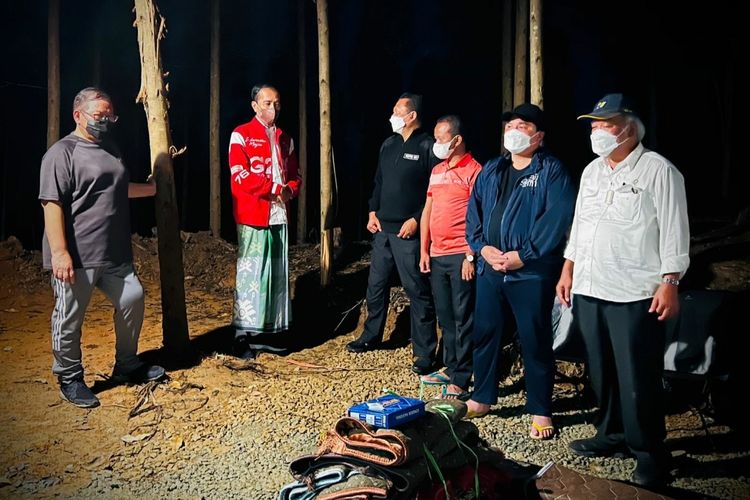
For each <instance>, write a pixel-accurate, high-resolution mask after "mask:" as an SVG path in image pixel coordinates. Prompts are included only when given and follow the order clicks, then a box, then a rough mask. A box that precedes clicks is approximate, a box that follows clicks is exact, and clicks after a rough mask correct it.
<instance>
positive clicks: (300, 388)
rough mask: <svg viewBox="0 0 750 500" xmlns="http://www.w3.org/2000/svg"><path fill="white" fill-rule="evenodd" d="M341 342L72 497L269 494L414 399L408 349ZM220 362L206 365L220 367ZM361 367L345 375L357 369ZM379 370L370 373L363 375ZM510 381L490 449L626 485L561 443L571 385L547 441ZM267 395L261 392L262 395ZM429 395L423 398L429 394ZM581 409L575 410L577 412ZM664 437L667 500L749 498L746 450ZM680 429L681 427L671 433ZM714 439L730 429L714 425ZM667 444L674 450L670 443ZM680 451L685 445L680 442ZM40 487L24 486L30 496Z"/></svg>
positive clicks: (675, 419) (488, 433)
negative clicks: (373, 411)
mask: <svg viewBox="0 0 750 500" xmlns="http://www.w3.org/2000/svg"><path fill="white" fill-rule="evenodd" d="M348 340H349V337H348V336H344V337H340V338H336V339H333V340H331V341H329V342H328V343H327V344H324V345H322V346H319V347H316V348H313V349H309V350H305V351H301V352H299V353H295V354H293V355H291V356H290V358H293V359H294V360H297V361H303V362H305V363H310V364H316V365H324V366H326V367H328V368H329V369H328V370H326V371H320V372H319V371H317V370H314V372H313V371H312V370H310V369H306V368H304V367H298V366H296V365H294V364H290V363H288V362H286V361H285V359H284V358H278V357H274V356H270V355H263V356H261V358H260V360H259V362H260V363H261V364H262V365H263V366H265V367H267V368H268V370H269V372H271V373H274V374H275V375H274V376H272V377H269V378H265V379H264V378H259V376H258V375H257V374H255V373H252V372H237V374H236V375H237V376H236V377H235V378H236V385H243V386H244V387H243V388H242V389H243V390H242V391H241V392H239V393H237V394H236V395H234V396H233V397H232V398H231V399H229V400H227V402H226V403H227V404H226V406H225V407H223V408H220V409H217V412H219V413H220V415H216V417H217V418H216V420H218V421H225V422H226V419H225V418H223V417H224V416H225V415H227V414H229V415H234V419H231V420H230V421H229V422H228V423H225V424H224V425H222V426H213V425H212V424H211V421H209V420H207V419H206V417H207V416H208V415H204V417H203V418H204V421H203V424H204V425H203V426H202V428H201V429H202V430H201V431H199V432H198V433H197V434H195V435H194V436H197V437H196V438H195V439H196V440H195V441H194V442H192V443H190V444H186V445H185V446H184V447H183V448H181V449H179V450H176V451H175V450H172V451H173V452H172V453H165V451H169V450H165V449H164V444H165V443H166V445H167V446H168V443H169V442H170V438H169V437H168V436H164V438H163V439H162V440H161V443H162V445H159V443H158V442H156V440H154V441H155V442H154V443H153V444H152V443H149V444H147V445H146V446H144V447H143V449H142V450H141V451H140V452H139V453H138V454H137V455H134V456H133V457H121V459H120V461H119V462H117V463H115V464H114V467H113V470H104V471H99V472H97V473H95V474H92V478H91V483H90V484H89V485H88V486H87V487H86V488H84V489H83V490H81V491H79V492H78V494H76V496H77V497H107V498H134V497H146V498H253V499H266V498H267V499H271V498H276V497H277V492H278V490H279V488H280V487H281V486H282V485H283V484H285V483H287V482H290V481H291V479H292V478H291V476H290V475H289V472H288V463H289V462H290V461H291V460H292V459H294V458H296V457H297V456H300V455H303V454H307V453H311V452H314V450H315V447H316V445H317V443H318V440H319V439H320V435H321V433H322V432H324V431H325V430H326V429H328V428H330V427H331V425H332V424H333V422H334V421H335V420H336V419H337V418H338V417H339V416H341V415H343V414H344V412H345V409H346V408H347V407H348V406H349V405H350V404H351V403H353V402H357V401H360V400H363V399H367V398H370V397H373V396H376V395H378V394H379V393H380V392H381V391H382V390H383V389H391V390H395V391H397V392H399V393H400V394H403V395H408V396H417V395H418V385H417V379H416V377H415V376H413V375H412V374H411V373H410V372H409V371H408V370H407V369H406V368H405V367H407V366H409V361H410V352H409V348H400V349H396V350H389V351H380V352H375V353H367V354H363V355H358V356H355V355H352V354H348V353H346V352H344V350H343V347H344V344H345V343H346V341H348ZM220 361H221V360H220V359H218V358H217V359H214V360H212V361H211V362H208V363H207V364H209V365H212V366H211V369H215V370H225V369H226V368H225V367H224V366H223V365H222V364H221V363H220ZM357 367H360V368H359V369H360V370H361V371H353V370H358V368H357ZM372 367H377V369H371V368H372ZM514 382H517V380H514V379H512V378H509V379H508V380H506V381H505V384H504V386H503V389H502V392H501V399H500V401H499V404H498V405H497V407H496V408H495V409H494V410H493V412H492V413H491V414H490V415H489V416H487V417H485V418H483V419H479V420H477V421H476V423H477V426H478V427H479V429H480V431H481V435H482V437H484V438H485V439H486V440H487V441H488V442H489V443H490V444H491V445H493V446H495V447H497V448H499V449H501V450H503V451H504V452H505V453H506V456H507V457H508V458H510V459H513V460H517V461H520V462H523V463H532V464H536V465H543V464H545V463H547V462H549V461H555V462H558V463H561V464H563V465H566V466H568V467H571V468H574V469H576V470H579V471H581V472H586V473H589V474H593V475H596V476H602V477H608V478H612V479H618V480H627V479H628V477H629V476H630V473H631V471H632V469H633V467H634V466H635V464H634V461H633V460H618V459H585V458H580V457H575V456H573V455H572V454H571V453H569V452H568V449H567V443H569V442H570V441H571V440H573V439H578V438H583V437H589V436H591V435H592V434H593V426H592V425H591V424H590V423H589V422H590V420H591V419H592V417H593V410H592V409H590V408H588V405H586V404H585V400H584V399H583V396H581V395H580V394H578V393H577V392H576V391H575V389H574V387H573V386H572V385H570V384H559V385H557V386H556V392H555V402H554V417H555V422H556V423H557V425H558V426H559V427H560V433H559V435H558V436H557V438H556V439H554V440H551V441H534V440H531V439H529V438H528V434H527V433H528V426H529V423H530V421H529V417H528V416H527V415H525V414H524V412H523V404H524V394H523V391H522V390H521V389H520V388H519V384H518V383H514ZM261 390H263V391H265V393H266V394H270V395H273V397H270V396H264V395H263V394H262V393H260V391H261ZM435 391H436V390H435V389H434V388H431V389H429V390H428V391H427V392H428V393H426V394H425V397H430V396H434V395H436V393H435ZM582 407H583V408H584V409H581V408H582ZM669 422H670V431H671V432H670V437H674V439H675V440H677V441H678V442H679V441H680V439H682V440H683V441H681V444H683V445H687V446H689V447H693V448H695V450H690V448H687V450H688V451H686V452H685V451H683V452H682V454H681V456H680V457H679V459H678V460H677V461H676V463H678V464H682V465H681V467H682V469H684V470H681V471H678V473H677V478H676V479H675V481H674V482H673V484H672V487H673V489H672V494H673V496H675V498H750V480H749V479H748V477H747V476H744V475H741V474H739V473H738V471H739V470H741V469H742V467H743V466H746V465H747V463H748V460H749V459H750V457H749V455H750V453H748V451H733V452H727V453H707V452H705V450H702V447H704V446H705V444H704V443H703V441H706V440H707V438H706V437H705V436H704V435H702V431H701V430H700V427H699V421H698V419H697V417H695V416H694V415H693V414H691V413H689V412H688V413H685V414H680V415H673V416H670V419H669ZM678 428H679V430H678ZM711 432H712V433H713V434H714V435H715V436H717V437H720V436H722V435H724V434H726V433H729V430H728V429H726V428H723V427H720V426H713V427H712V429H711ZM685 439H687V440H686V441H685ZM673 447H674V446H673ZM683 448H686V446H683ZM34 490H36V491H38V490H37V489H36V488H31V489H30V490H29V493H31V492H32V491H34Z"/></svg>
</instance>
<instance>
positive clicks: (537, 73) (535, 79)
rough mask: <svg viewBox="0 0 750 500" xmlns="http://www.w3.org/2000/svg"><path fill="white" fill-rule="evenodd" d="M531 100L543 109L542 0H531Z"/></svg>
mask: <svg viewBox="0 0 750 500" xmlns="http://www.w3.org/2000/svg"><path fill="white" fill-rule="evenodd" d="M530 12H531V16H530V17H529V24H530V26H531V39H530V40H529V48H530V50H529V52H530V53H531V69H530V72H529V73H530V77H531V102H532V104H536V105H537V106H539V107H540V108H542V109H544V71H543V70H544V67H543V65H542V20H543V17H542V0H531V9H530Z"/></svg>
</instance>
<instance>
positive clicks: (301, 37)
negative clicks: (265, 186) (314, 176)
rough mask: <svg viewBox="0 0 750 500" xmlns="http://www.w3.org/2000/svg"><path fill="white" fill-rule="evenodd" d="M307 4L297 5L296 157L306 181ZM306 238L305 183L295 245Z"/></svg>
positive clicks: (304, 2) (299, 203) (302, 190)
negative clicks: (297, 101)
mask: <svg viewBox="0 0 750 500" xmlns="http://www.w3.org/2000/svg"><path fill="white" fill-rule="evenodd" d="M306 5H307V2H306V1H304V0H303V1H301V2H299V3H298V4H297V37H298V38H297V40H298V46H297V48H298V52H299V71H298V72H297V74H298V75H299V76H298V78H299V138H298V142H297V144H298V148H297V151H298V155H297V157H298V158H299V166H300V176H301V177H302V178H303V179H306V177H307V174H308V172H309V171H308V169H307V64H306V61H307V47H306V44H305V32H306V30H305V24H306V23H305V9H306V7H305V6H306ZM306 238H307V182H303V183H302V186H301V187H300V190H299V196H297V243H304V242H305V239H306Z"/></svg>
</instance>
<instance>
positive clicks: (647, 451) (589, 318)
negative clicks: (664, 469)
mask: <svg viewBox="0 0 750 500" xmlns="http://www.w3.org/2000/svg"><path fill="white" fill-rule="evenodd" d="M650 305H651V299H646V300H639V301H637V302H627V303H618V302H609V301H606V300H600V299H595V298H592V297H587V296H584V295H576V296H575V298H574V300H573V314H574V315H575V317H576V318H577V319H578V322H579V325H580V329H581V333H582V335H583V341H584V343H585V345H586V355H587V363H588V369H589V375H590V377H591V385H592V388H593V390H594V393H595V394H596V397H597V399H598V401H599V418H598V421H597V425H596V438H597V439H598V440H601V441H602V442H603V443H608V444H612V445H619V444H623V443H624V444H626V445H627V446H628V448H630V451H631V452H632V453H633V454H634V455H635V456H636V457H637V458H640V457H643V456H644V455H645V456H663V455H664V453H665V447H664V438H665V437H666V429H665V424H664V404H663V401H664V397H663V385H662V376H663V373H664V335H665V329H664V323H663V322H661V321H659V320H658V319H657V315H656V314H654V313H649V312H648V309H649V307H650Z"/></svg>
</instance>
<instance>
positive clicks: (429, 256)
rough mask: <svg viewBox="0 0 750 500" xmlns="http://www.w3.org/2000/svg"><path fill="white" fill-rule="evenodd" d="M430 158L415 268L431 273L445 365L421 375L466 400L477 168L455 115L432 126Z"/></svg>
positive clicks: (470, 330)
mask: <svg viewBox="0 0 750 500" xmlns="http://www.w3.org/2000/svg"><path fill="white" fill-rule="evenodd" d="M433 152H434V153H435V156H436V157H438V158H439V159H441V160H443V161H442V162H441V163H439V164H438V165H436V166H435V167H434V168H433V169H432V175H431V176H430V184H429V187H428V189H427V201H426V203H425V207H424V211H423V212H422V219H421V224H420V226H421V256H420V259H419V268H420V270H421V271H422V272H423V273H430V272H431V281H432V295H433V297H434V298H435V310H436V312H437V317H438V322H439V324H440V327H441V329H442V331H443V362H444V364H445V367H444V368H443V369H441V370H439V371H436V372H434V373H431V374H430V375H426V376H424V377H422V380H423V382H428V383H447V384H448V391H447V395H448V397H449V398H459V399H467V398H468V388H469V382H470V380H471V375H472V342H471V334H472V319H473V312H474V282H473V279H474V253H473V252H472V251H471V249H470V248H469V244H468V243H467V242H466V208H467V206H468V204H469V196H470V195H471V190H472V188H473V187H474V181H475V180H476V178H477V175H479V171H480V170H481V169H482V166H481V165H480V164H479V163H478V162H477V161H476V160H475V159H474V158H473V157H472V156H471V153H468V152H467V151H466V142H465V141H464V137H463V135H462V131H461V120H460V119H459V118H458V117H457V116H455V115H448V116H444V117H442V118H440V119H439V120H438V121H437V124H436V125H435V145H434V146H433Z"/></svg>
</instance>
